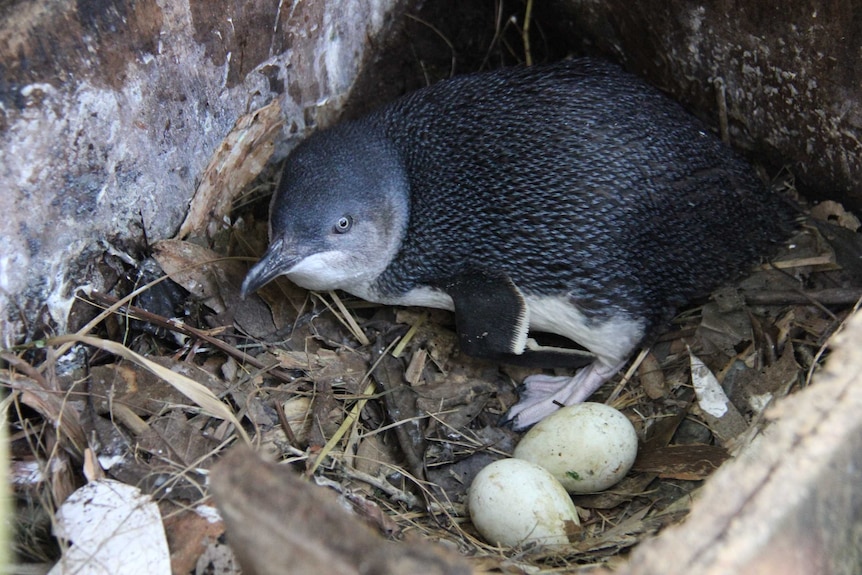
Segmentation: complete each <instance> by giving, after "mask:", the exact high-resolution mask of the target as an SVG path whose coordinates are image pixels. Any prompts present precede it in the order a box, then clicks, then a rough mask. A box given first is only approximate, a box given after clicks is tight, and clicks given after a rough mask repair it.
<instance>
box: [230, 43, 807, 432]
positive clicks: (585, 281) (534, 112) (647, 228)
mask: <svg viewBox="0 0 862 575" xmlns="http://www.w3.org/2000/svg"><path fill="white" fill-rule="evenodd" d="M790 219H791V215H790V210H789V208H787V207H786V205H785V204H784V202H782V201H781V200H780V198H779V197H778V196H777V195H775V194H773V193H772V192H770V191H769V190H768V189H767V187H766V186H765V185H764V184H763V183H762V182H761V181H760V180H759V179H758V178H757V177H756V176H755V174H754V173H753V170H752V169H751V167H750V166H749V165H748V164H747V163H746V162H745V161H743V160H742V159H741V158H740V157H738V156H737V155H736V154H735V153H734V152H733V151H732V150H731V149H730V148H729V147H728V146H726V145H725V144H724V143H723V142H722V141H721V140H720V139H719V138H717V137H716V136H714V135H713V134H712V133H710V132H709V131H708V130H707V129H706V128H705V127H704V126H703V125H702V124H701V123H700V122H699V121H698V120H697V119H695V118H694V117H693V116H691V115H690V114H688V113H687V112H686V111H685V110H684V109H683V108H682V107H681V106H680V105H679V104H677V103H676V102H674V101H673V100H671V99H670V98H668V97H667V96H665V95H664V94H662V93H661V92H660V91H659V90H657V89H655V88H653V87H651V86H649V85H648V84H646V83H645V82H644V81H642V80H641V79H639V78H638V77H637V76H635V75H633V74H630V73H628V72H625V71H624V70H623V69H622V68H620V67H619V66H617V65H616V64H612V63H610V62H605V61H602V60H597V59H592V58H579V59H572V60H567V61H562V62H558V63H554V64H548V65H542V66H534V67H513V68H504V69H500V70H496V71H493V72H486V73H477V74H472V75H465V76H456V77H454V78H451V79H449V80H444V81H441V82H439V83H437V84H434V85H432V86H429V87H427V88H424V89H421V90H418V91H416V92H413V93H411V94H408V95H406V96H404V97H402V98H401V99H399V100H396V101H395V102H393V103H391V104H389V105H386V106H384V107H382V108H379V109H378V110H376V111H374V112H372V113H370V114H369V115H367V116H364V117H362V118H360V119H358V120H354V121H350V122H345V123H341V124H338V125H336V126H334V127H332V128H329V129H326V130H322V131H318V132H316V133H314V134H313V135H312V136H311V137H309V138H307V139H306V140H304V141H303V142H302V143H301V144H300V145H299V146H297V147H296V148H295V149H294V150H293V151H292V152H291V153H290V155H289V156H288V159H287V160H286V163H285V166H284V171H283V173H282V177H281V181H280V183H279V185H278V187H277V190H276V193H275V195H274V197H273V199H272V204H271V207H270V228H269V235H270V245H269V248H268V249H267V251H266V253H265V254H264V256H263V257H262V258H261V260H260V261H259V262H258V263H257V264H256V265H255V266H254V267H252V269H251V270H250V271H249V273H248V276H247V277H246V278H245V281H244V282H243V284H242V294H243V296H245V295H247V294H249V293H251V292H253V291H254V290H256V289H258V288H260V287H261V286H263V285H264V284H266V283H267V282H269V281H270V280H272V279H273V278H275V277H277V276H279V275H286V276H287V277H288V278H289V279H290V280H292V281H293V282H294V283H296V284H297V285H299V286H301V287H304V288H307V289H310V290H333V289H340V290H343V291H345V292H348V293H350V294H353V295H355V296H358V297H360V298H362V299H365V300H368V301H372V302H378V303H383V304H392V305H411V306H426V307H433V308H443V309H447V310H452V311H454V313H455V323H456V330H457V332H458V339H459V345H460V347H461V351H463V352H464V353H466V354H468V355H472V356H476V357H479V358H486V359H489V360H494V361H498V362H501V363H513V364H519V365H535V366H542V367H581V368H582V369H580V370H579V371H577V372H576V373H575V375H574V377H556V376H548V375H533V376H529V377H527V378H526V380H525V381H524V383H523V385H522V386H521V387H520V390H519V392H520V400H519V402H518V403H517V404H516V405H515V406H514V407H512V408H511V409H510V410H509V412H508V413H507V414H506V416H505V422H506V423H508V424H510V425H511V426H512V427H513V428H514V429H516V430H522V429H525V428H527V427H529V426H531V425H532V424H534V423H536V422H537V421H539V420H541V419H542V418H544V417H545V416H547V415H549V414H550V413H552V412H554V411H555V410H556V409H558V407H560V406H563V405H571V404H573V403H578V402H583V401H585V400H586V399H587V398H588V397H589V396H590V395H591V394H592V393H593V392H594V391H596V389H598V388H599V387H600V386H601V385H602V384H603V383H604V382H605V381H607V380H608V379H609V378H611V377H612V376H613V375H614V374H615V373H616V372H617V371H619V370H620V369H621V368H622V366H623V365H624V364H625V362H626V360H627V359H628V358H629V356H630V355H631V354H632V353H633V352H634V350H635V349H636V347H637V346H638V345H639V344H640V343H641V341H642V340H643V339H644V338H645V337H646V336H648V335H650V334H652V333H653V332H654V331H655V330H656V329H657V328H658V327H660V326H661V324H662V323H663V322H666V321H668V320H669V319H670V318H671V317H672V315H673V313H674V311H675V309H676V308H677V307H678V306H680V305H682V304H684V303H686V302H687V301H689V300H691V299H692V298H694V297H698V296H702V295H705V294H707V293H708V292H709V291H710V290H711V289H713V288H714V287H716V286H718V285H719V284H721V283H722V282H725V281H728V280H731V279H733V278H734V276H736V275H739V274H740V273H741V272H743V271H745V269H746V267H747V266H750V265H752V264H754V263H755V262H756V260H757V259H758V257H760V256H763V255H765V254H766V253H767V252H769V251H770V250H771V248H772V246H773V245H777V244H778V243H779V242H780V241H781V240H783V239H785V237H786V235H787V233H788V232H787V228H788V225H787V224H788V222H789V221H790ZM539 332H545V333H550V334H556V335H557V336H563V337H564V338H567V339H568V340H571V341H572V342H574V344H576V346H573V347H567V346H562V347H551V346H547V345H540V344H539V343H537V341H536V338H535V334H536V333H539Z"/></svg>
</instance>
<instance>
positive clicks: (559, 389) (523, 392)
mask: <svg viewBox="0 0 862 575" xmlns="http://www.w3.org/2000/svg"><path fill="white" fill-rule="evenodd" d="M624 363H625V362H622V363H619V364H617V365H614V366H608V365H605V364H604V363H601V362H598V361H597V362H594V363H592V364H590V365H589V366H588V367H585V368H584V369H582V370H580V371H578V372H577V373H576V374H575V376H574V377H565V376H563V377H560V376H553V375H541V374H538V375H531V376H528V377H527V378H526V379H524V383H523V384H522V385H521V387H520V388H519V393H520V396H521V397H520V399H519V400H518V403H516V404H515V405H513V406H512V407H511V408H510V409H509V411H507V412H506V415H504V416H503V420H502V424H503V425H508V426H510V427H511V428H512V429H514V430H515V431H523V430H525V429H527V428H528V427H530V426H532V425H535V424H536V423H538V422H539V421H541V420H542V419H544V418H546V417H547V416H549V415H551V414H552V413H554V412H555V411H557V410H558V409H559V408H560V407H563V406H564V405H574V404H576V403H583V402H584V401H586V400H587V399H588V398H589V397H590V396H591V395H592V394H593V392H595V391H596V390H597V389H598V388H599V387H601V386H602V384H603V383H604V382H606V381H607V380H609V379H610V378H611V377H613V375H614V374H615V373H616V372H618V371H619V370H620V368H622V366H623V364H624Z"/></svg>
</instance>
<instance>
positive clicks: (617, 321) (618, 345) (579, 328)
mask: <svg viewBox="0 0 862 575" xmlns="http://www.w3.org/2000/svg"><path fill="white" fill-rule="evenodd" d="M524 299H525V301H526V303H527V310H528V314H529V322H530V329H533V330H536V331H543V332H547V333H554V334H557V335H561V336H563V337H567V338H569V339H570V340H572V341H574V342H577V343H578V344H579V345H581V346H583V347H585V348H587V349H588V350H590V351H591V352H593V353H594V354H596V356H598V358H599V359H600V360H602V362H603V363H606V364H608V365H616V364H617V363H619V362H620V361H622V360H624V359H625V358H627V357H628V356H629V355H630V354H631V352H632V350H634V348H635V346H637V344H638V343H639V342H640V341H641V339H643V336H644V321H643V320H638V319H634V318H631V317H627V316H625V315H618V316H614V317H611V318H610V319H607V320H604V321H601V322H597V321H589V320H588V319H587V317H586V316H585V315H584V314H583V313H582V312H581V310H579V309H578V307H577V306H575V305H573V304H572V302H571V301H570V300H569V299H568V298H567V297H565V296H534V295H526V296H524Z"/></svg>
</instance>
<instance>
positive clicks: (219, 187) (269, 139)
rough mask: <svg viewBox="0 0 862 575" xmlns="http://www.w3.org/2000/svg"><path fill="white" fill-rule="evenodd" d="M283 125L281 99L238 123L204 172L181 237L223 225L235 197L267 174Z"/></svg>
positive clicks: (182, 227)
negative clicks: (211, 225)
mask: <svg viewBox="0 0 862 575" xmlns="http://www.w3.org/2000/svg"><path fill="white" fill-rule="evenodd" d="M283 124H284V119H283V118H282V114H281V106H280V105H279V102H278V100H277V99H276V100H273V101H272V102H270V103H269V104H267V105H266V106H264V107H263V108H260V109H259V110H255V111H254V112H251V113H250V114H246V115H244V116H242V117H241V118H239V119H238V120H237V121H236V124H234V127H233V129H232V130H231V131H230V133H229V134H228V135H227V136H226V137H225V139H224V140H222V143H221V144H220V145H219V147H218V148H217V149H216V151H215V153H214V154H213V157H212V159H211V160H210V163H209V165H208V166H207V167H206V169H205V170H204V173H203V176H202V177H201V182H200V184H199V185H198V188H197V190H195V195H194V197H193V198H192V201H191V204H190V205H189V213H188V215H187V216H186V219H185V221H184V222H183V224H182V226H180V231H179V232H177V238H185V237H186V236H188V235H189V234H190V233H192V232H195V233H198V234H199V233H200V232H201V231H202V230H203V228H204V226H206V225H208V224H211V223H215V222H218V223H219V224H220V223H221V222H222V219H223V217H224V216H225V215H226V214H227V213H228V211H229V209H230V205H231V202H232V201H233V199H234V197H236V195H237V194H239V193H240V192H241V191H242V190H243V189H244V188H245V187H246V186H247V185H248V184H249V183H250V182H251V181H252V180H254V179H255V178H256V177H257V176H258V175H259V174H260V173H261V171H263V167H264V165H266V162H267V161H268V160H269V158H270V156H272V153H273V151H274V150H275V138H276V137H277V136H278V134H279V132H280V130H281V127H282V125H283ZM209 231H210V233H209V234H208V235H210V236H212V235H213V232H214V231H215V230H214V229H213V230H209Z"/></svg>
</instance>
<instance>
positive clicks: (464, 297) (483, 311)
mask: <svg viewBox="0 0 862 575" xmlns="http://www.w3.org/2000/svg"><path fill="white" fill-rule="evenodd" d="M444 289H445V291H446V293H448V294H449V296H450V297H451V298H452V302H453V303H454V305H455V327H456V329H457V331H458V342H459V344H460V346H461V351H463V352H464V353H466V354H467V355H471V356H473V357H480V358H484V359H495V360H503V358H506V357H508V356H511V355H518V354H519V353H521V352H523V350H524V348H525V347H526V345H527V332H528V331H529V317H528V315H527V313H528V312H527V303H526V302H525V301H524V295H523V294H522V293H521V290H519V289H518V287H517V286H516V285H515V284H514V282H512V280H511V279H509V278H508V277H506V276H504V275H500V276H497V275H491V274H489V273H486V272H483V271H470V272H465V273H462V274H460V275H458V276H455V277H453V278H450V279H449V280H448V281H446V282H445V284H444Z"/></svg>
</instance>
